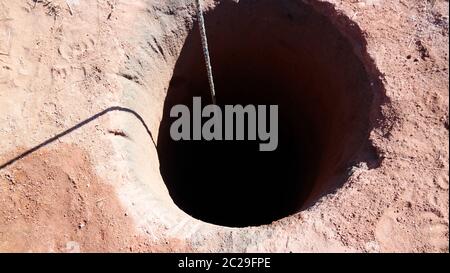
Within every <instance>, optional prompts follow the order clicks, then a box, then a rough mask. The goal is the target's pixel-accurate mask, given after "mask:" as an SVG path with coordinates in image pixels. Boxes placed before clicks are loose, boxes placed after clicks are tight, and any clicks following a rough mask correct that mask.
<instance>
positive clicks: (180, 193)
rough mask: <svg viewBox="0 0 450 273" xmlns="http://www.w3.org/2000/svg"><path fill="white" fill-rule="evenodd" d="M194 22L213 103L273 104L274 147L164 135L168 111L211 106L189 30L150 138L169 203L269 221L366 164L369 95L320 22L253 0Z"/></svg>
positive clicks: (333, 33)
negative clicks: (202, 31) (207, 58)
mask: <svg viewBox="0 0 450 273" xmlns="http://www.w3.org/2000/svg"><path fill="white" fill-rule="evenodd" d="M205 19H206V28H207V32H208V39H209V44H210V54H211V59H212V67H213V71H214V76H215V82H216V91H217V101H218V104H219V105H220V106H223V105H226V104H228V105H230V104H231V105H236V104H242V105H248V104H253V105H274V104H276V105H279V146H278V149H277V150H276V151H274V152H259V151H258V149H257V146H258V143H257V142H254V141H233V142H225V141H211V142H207V141H179V142H176V141H173V140H172V139H171V137H170V126H171V124H172V122H173V121H174V120H175V119H174V118H171V117H170V110H171V108H172V107H173V106H174V105H177V104H185V105H188V106H190V107H192V98H193V97H194V96H200V97H202V101H203V102H204V103H207V102H209V103H210V102H211V99H210V93H209V92H210V91H209V87H208V80H207V76H206V75H207V74H206V69H205V65H204V62H203V55H202V49H201V42H200V41H201V40H200V36H199V30H198V27H196V26H195V25H194V27H192V29H191V30H190V33H189V35H188V37H187V39H186V41H185V44H184V46H183V48H182V51H181V53H180V56H179V58H178V60H177V63H176V66H175V69H174V72H173V77H172V80H171V82H170V86H169V88H168V93H167V97H166V101H165V105H164V113H163V119H162V122H161V125H160V130H159V136H158V155H159V159H160V170H161V174H162V177H163V179H164V181H165V183H166V186H167V188H168V189H169V193H170V195H171V197H172V199H173V200H174V202H175V203H176V204H177V205H178V206H179V208H181V209H182V210H184V211H185V212H186V213H188V214H190V215H191V216H193V217H195V218H197V219H200V220H203V221H205V222H209V223H213V224H217V225H223V226H232V227H244V226H255V225H261V224H269V223H271V222H272V221H274V220H278V219H280V218H283V217H286V216H289V215H291V214H294V213H296V212H298V211H300V210H302V209H306V208H308V207H310V206H311V205H313V204H314V203H315V202H316V201H317V200H318V199H319V198H320V197H321V196H323V195H324V194H326V193H329V192H331V191H333V190H335V189H337V188H339V187H340V186H342V185H343V184H344V183H345V181H346V180H347V179H348V176H349V169H350V168H351V167H352V166H355V165H357V164H359V163H360V162H362V161H370V160H374V159H376V157H377V156H376V154H375V152H374V151H373V148H372V146H371V144H370V141H369V138H368V137H369V133H370V130H371V129H372V125H371V122H370V120H371V113H372V112H373V111H372V110H373V108H374V107H375V104H374V96H375V95H374V93H375V92H376V90H375V88H374V87H373V83H372V81H371V76H370V75H369V74H368V72H367V71H368V69H367V68H366V67H365V65H364V64H363V62H362V61H361V58H360V57H358V56H357V54H355V48H354V44H353V43H351V42H349V40H347V38H346V37H345V36H344V35H343V34H342V32H340V31H339V30H338V29H337V28H336V27H335V26H334V24H333V23H332V22H331V20H330V19H329V18H328V17H327V16H325V15H323V14H322V13H319V12H317V11H316V9H314V8H312V7H311V6H309V5H308V4H304V3H303V2H301V1H275V0H260V1H240V2H239V3H236V2H234V1H221V2H220V4H218V5H217V6H216V7H215V8H214V9H212V10H210V11H208V12H207V13H206V14H205ZM375 161H376V160H375ZM371 162H373V161H371Z"/></svg>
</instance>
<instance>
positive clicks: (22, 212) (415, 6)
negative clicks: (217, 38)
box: [0, 0, 449, 252]
mask: <svg viewBox="0 0 450 273" xmlns="http://www.w3.org/2000/svg"><path fill="white" fill-rule="evenodd" d="M245 1H248V0H241V1H233V0H220V1H219V0H218V1H213V0H208V1H205V2H207V9H209V10H212V9H213V8H214V7H215V6H218V4H219V3H220V2H228V3H229V4H230V5H231V2H232V3H234V4H233V5H239V4H237V3H236V2H242V3H243V2H245ZM274 1H276V2H279V3H286V2H288V0H274ZM294 1H301V0H292V1H290V0H289V2H291V3H293V2H294ZM50 2H51V3H50ZM248 2H259V1H248ZM303 2H305V3H309V4H311V5H312V6H313V7H314V9H315V10H316V11H317V12H320V13H322V14H323V15H324V16H326V17H327V18H328V19H329V21H330V22H331V23H332V24H333V25H334V26H335V27H336V29H338V30H339V32H340V33H341V34H342V35H344V36H345V37H347V38H348V39H349V41H350V42H351V43H352V46H353V49H354V51H355V52H356V53H362V54H359V55H358V54H357V55H358V56H359V59H360V60H361V61H362V62H363V63H364V65H365V68H366V69H367V70H368V72H369V74H371V75H378V76H377V80H379V81H381V82H382V85H383V94H384V95H385V96H386V101H384V102H383V103H381V105H380V107H381V111H380V112H381V113H379V115H378V117H379V119H378V120H375V121H377V122H375V121H373V123H372V124H370V125H371V126H370V127H372V125H373V130H372V131H371V132H370V135H369V137H368V140H369V141H370V142H371V144H372V145H373V146H374V148H375V150H376V152H377V154H378V156H379V159H380V162H379V166H370V164H369V165H368V164H366V162H360V164H358V165H355V166H353V167H352V168H351V169H350V170H347V171H348V176H349V177H348V179H347V180H346V181H345V183H343V185H342V187H339V188H337V189H336V190H334V191H332V192H330V193H329V194H326V195H323V196H322V197H321V198H315V199H318V200H317V202H314V204H312V205H311V206H310V207H308V208H307V209H305V210H302V211H299V212H297V213H296V214H294V215H292V216H289V217H286V218H283V219H281V220H279V221H276V222H273V223H271V224H269V225H264V226H257V227H248V228H239V229H230V228H225V227H222V226H213V225H209V224H206V223H205V222H201V221H198V220H196V219H194V218H192V217H189V216H188V215H186V214H184V213H183V212H182V211H181V210H180V209H179V208H177V207H176V206H175V205H174V204H173V202H172V200H171V198H170V196H169V194H168V192H167V188H166V187H165V184H164V181H163V180H162V178H161V175H160V170H159V162H158V156H157V151H156V149H155V147H154V143H153V142H152V139H151V138H150V137H149V133H150V134H151V135H152V136H153V137H154V138H156V137H157V136H158V128H159V126H160V122H161V119H162V113H163V108H164V101H165V99H166V97H167V89H168V87H169V83H170V79H171V78H172V76H173V70H174V68H175V64H176V62H177V60H178V58H179V57H180V53H181V52H182V47H183V45H184V43H185V41H186V38H187V37H188V33H189V31H190V29H192V27H193V26H194V22H193V20H194V15H195V10H194V5H193V3H190V2H189V1H167V0H135V1H115V0H97V1H77V0H53V1H42V2H38V3H35V2H34V1H32V0H24V1H15V0H0V159H1V160H0V164H3V163H5V162H7V161H8V160H10V159H12V158H14V157H16V156H18V155H19V154H20V152H23V151H25V150H28V149H30V148H32V147H34V146H35V145H38V144H39V143H42V142H44V141H46V140H48V139H50V138H52V137H53V136H55V135H57V134H59V133H61V132H62V131H64V130H66V129H68V128H70V127H72V126H74V125H77V124H79V123H80V122H82V121H83V120H85V119H87V118H89V117H92V116H95V115H96V114H97V113H99V112H101V111H103V110H105V109H108V108H109V107H113V106H117V105H118V106H123V107H127V108H129V109H131V110H133V111H135V113H137V114H139V115H140V116H135V115H130V112H128V113H124V112H121V111H114V112H109V113H108V114H106V115H104V116H102V117H98V118H95V119H94V120H92V122H90V123H89V124H84V125H83V126H81V127H78V128H77V129H76V130H73V131H71V132H70V134H67V135H64V136H63V137H61V138H60V139H58V141H55V142H52V143H51V144H49V145H47V146H46V147H45V148H43V149H40V150H38V151H35V152H34V153H32V154H30V155H28V156H26V157H24V158H22V159H20V160H18V161H16V162H15V163H14V164H12V165H9V166H7V167H5V168H2V169H1V170H0V189H1V191H0V205H1V209H0V251H1V252H3V251H25V252H28V251H58V252H59V251H62V252H64V251H78V250H79V251H107V252H113V251H190V250H192V251H195V252H211V251H213V252H216V251H217V252H334V251H337V252H448V251H449V161H448V158H449V142H448V140H449V114H448V110H449V88H448V84H449V80H448V73H449V65H448V61H449V59H448V57H449V46H448V42H449V35H448V34H449V27H448V18H449V6H448V0H400V1H388V0H325V1H320V0H304V1H303ZM68 3H69V4H68ZM69 7H70V9H69ZM280 8H282V7H281V5H280ZM216 12H219V10H216ZM268 12H269V11H268ZM291 17H292V16H291ZM228 18H230V17H228V16H224V18H223V20H226V19H228ZM280 20H286V21H289V20H291V19H290V18H289V16H286V17H283V18H280ZM243 29H244V28H243ZM213 35H214V34H213ZM216 35H217V34H216ZM366 53H367V54H366ZM369 64H373V65H369ZM374 72H379V74H378V73H374ZM376 110H377V111H378V110H379V109H376ZM374 116H377V115H374ZM143 125H144V126H143ZM154 140H156V141H157V139H154ZM19 147H23V148H22V149H21V150H19ZM275 182H276V183H278V182H279V181H275ZM281 182H283V181H281ZM88 184H89V188H88V187H87V185H88ZM105 197H106V199H104V200H103V198H105ZM99 200H102V201H101V202H98V203H97V201H99ZM125 213H127V214H128V216H125ZM64 215H66V217H64ZM85 221H86V222H85ZM80 225H81V228H80ZM102 233H103V236H104V237H103V238H102ZM73 242H76V243H73ZM78 246H79V248H78Z"/></svg>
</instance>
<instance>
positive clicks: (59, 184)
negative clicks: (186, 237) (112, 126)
mask: <svg viewBox="0 0 450 273" xmlns="http://www.w3.org/2000/svg"><path fill="white" fill-rule="evenodd" d="M17 152H19V151H17ZM90 162H91V161H90V159H89V156H88V154H87V153H86V152H85V151H83V150H82V149H79V148H77V147H76V146H73V145H66V144H60V145H57V147H56V148H53V149H43V150H41V151H39V152H37V153H35V154H33V155H31V156H29V157H26V158H25V159H23V160H21V161H20V163H18V164H16V165H15V166H14V168H10V169H9V170H8V171H7V172H6V173H4V174H3V175H2V176H1V177H0V185H1V188H0V207H1V208H2V209H1V210H0V223H2V224H1V225H0V252H105V251H108V252H161V251H166V252H167V251H188V250H189V248H188V246H187V245H186V244H184V243H183V242H182V241H177V240H176V239H174V240H171V241H167V242H162V243H161V242H159V243H155V242H150V241H149V240H147V239H145V237H144V236H142V235H139V234H138V233H137V232H136V229H135V226H134V224H133V221H132V220H131V218H130V217H129V215H128V213H127V211H126V210H125V209H124V208H123V207H122V205H121V204H120V202H119V200H118V199H117V194H116V192H115V191H114V189H113V188H112V187H111V186H110V185H108V184H105V183H104V182H102V181H101V180H100V179H99V178H97V177H96V175H95V174H94V173H93V171H92V167H91V163H90Z"/></svg>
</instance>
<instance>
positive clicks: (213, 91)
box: [195, 0, 217, 104]
mask: <svg viewBox="0 0 450 273" xmlns="http://www.w3.org/2000/svg"><path fill="white" fill-rule="evenodd" d="M195 3H196V5H197V17H198V18H197V19H198V25H199V29H200V36H201V39H202V48H203V55H204V57H205V64H206V72H207V73H208V82H209V87H210V89H211V98H212V103H213V104H217V103H216V89H215V87H214V77H213V70H212V66H211V57H210V55H209V48H208V38H207V37H206V27H205V18H204V17H203V10H202V4H201V0H195Z"/></svg>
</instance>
